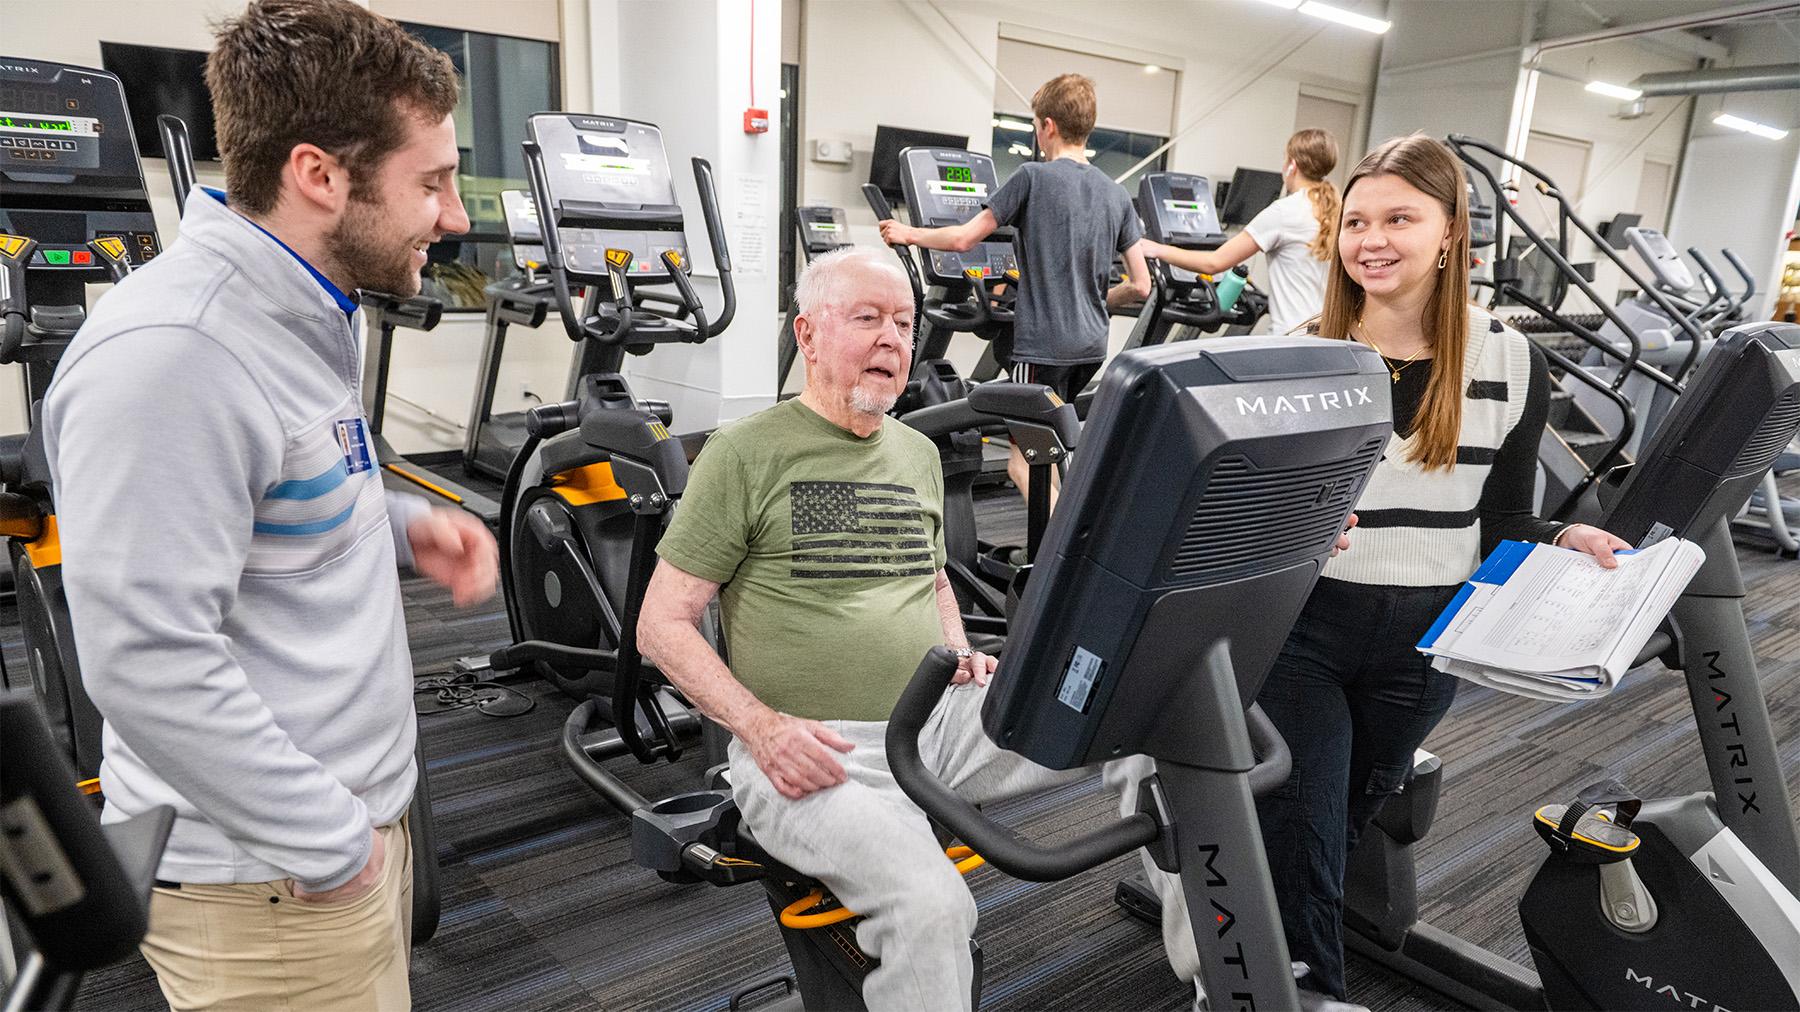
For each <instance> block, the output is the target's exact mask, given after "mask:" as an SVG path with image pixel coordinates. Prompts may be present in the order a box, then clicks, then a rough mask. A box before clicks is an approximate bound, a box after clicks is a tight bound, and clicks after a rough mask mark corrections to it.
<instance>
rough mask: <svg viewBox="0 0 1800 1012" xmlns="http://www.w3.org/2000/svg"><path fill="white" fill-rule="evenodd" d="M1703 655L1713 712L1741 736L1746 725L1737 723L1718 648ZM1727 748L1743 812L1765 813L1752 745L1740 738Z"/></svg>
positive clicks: (1722, 725)
mask: <svg viewBox="0 0 1800 1012" xmlns="http://www.w3.org/2000/svg"><path fill="white" fill-rule="evenodd" d="M1701 656H1702V657H1703V658H1704V659H1705V661H1706V680H1707V681H1708V682H1712V683H1713V686H1712V694H1713V712H1714V713H1716V714H1718V715H1719V729H1720V730H1722V731H1730V732H1731V733H1732V734H1733V735H1735V736H1737V737H1739V738H1742V737H1743V736H1744V729H1743V728H1742V727H1740V726H1739V725H1738V715H1737V710H1736V709H1735V708H1734V707H1733V706H1732V696H1731V693H1730V692H1729V691H1727V690H1726V688H1725V686H1724V684H1723V683H1724V681H1725V671H1724V669H1722V668H1720V667H1719V652H1718V651H1717V650H1708V651H1706V652H1705V653H1704V654H1702V655H1701ZM1725 751H1727V752H1729V753H1730V754H1731V768H1732V769H1734V770H1737V771H1738V773H1737V775H1736V776H1734V777H1732V778H1731V782H1732V783H1733V784H1735V785H1736V789H1737V800H1738V805H1739V806H1740V807H1741V808H1742V810H1743V814H1745V815H1749V814H1750V813H1751V812H1755V813H1757V814H1759V815H1760V814H1762V809H1761V808H1760V807H1758V805H1757V804H1756V771H1755V770H1752V769H1751V768H1750V751H1749V749H1747V748H1746V747H1745V746H1744V745H1743V743H1741V742H1731V743H1727V744H1726V745H1725ZM1746 792H1747V793H1746Z"/></svg>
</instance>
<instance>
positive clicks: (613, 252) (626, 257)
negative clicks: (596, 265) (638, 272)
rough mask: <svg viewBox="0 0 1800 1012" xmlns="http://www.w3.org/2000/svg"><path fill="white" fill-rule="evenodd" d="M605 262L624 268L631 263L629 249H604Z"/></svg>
mask: <svg viewBox="0 0 1800 1012" xmlns="http://www.w3.org/2000/svg"><path fill="white" fill-rule="evenodd" d="M606 262H607V263H609V264H612V265H613V266H614V267H617V268H619V269H620V270H624V269H625V267H626V266H627V265H628V264H630V263H631V251H630V250H628V249H609V250H607V251H606Z"/></svg>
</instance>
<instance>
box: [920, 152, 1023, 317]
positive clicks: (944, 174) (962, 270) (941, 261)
mask: <svg viewBox="0 0 1800 1012" xmlns="http://www.w3.org/2000/svg"><path fill="white" fill-rule="evenodd" d="M900 169H901V172H900V185H901V189H902V190H903V191H904V192H905V194H906V206H907V207H909V208H911V209H912V222H913V224H914V225H917V226H919V227H920V228H941V227H943V226H945V225H960V224H962V223H963V222H965V221H968V220H969V219H970V218H973V217H975V216H976V215H977V214H980V213H981V209H982V208H984V207H986V206H987V204H988V201H989V200H990V199H992V197H993V193H994V191H995V190H998V189H999V188H1000V183H999V180H998V177H997V176H996V175H995V173H994V160H993V159H992V158H990V157H988V156H987V155H984V154H980V153H979V152H975V151H964V150H963V149H961V148H916V147H915V148H906V149H905V150H903V151H901V152H900ZM1012 236H1013V230H1012V229H1010V228H1000V229H995V230H994V234H993V235H991V236H989V237H988V238H987V239H986V240H985V241H983V242H981V243H978V244H976V246H975V248H974V249H972V250H969V251H968V252H967V253H957V252H955V251H951V250H926V251H924V252H925V253H927V254H928V255H927V256H926V258H925V261H926V274H927V275H929V277H928V280H929V282H930V283H931V284H934V285H944V284H951V283H956V282H963V281H966V280H967V272H968V271H970V270H979V271H981V276H982V277H984V278H993V277H999V276H1002V275H1007V274H1012V275H1014V276H1016V274H1017V271H1018V269H1019V261H1018V258H1017V257H1016V256H1015V255H1014V253H1013V248H1012Z"/></svg>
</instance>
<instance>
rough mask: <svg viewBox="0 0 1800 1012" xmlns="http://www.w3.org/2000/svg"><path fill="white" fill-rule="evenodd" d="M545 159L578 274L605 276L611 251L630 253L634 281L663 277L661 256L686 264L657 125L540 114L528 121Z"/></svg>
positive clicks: (551, 199) (566, 251) (551, 197)
mask: <svg viewBox="0 0 1800 1012" xmlns="http://www.w3.org/2000/svg"><path fill="white" fill-rule="evenodd" d="M527 125H528V129H529V131H530V136H531V139H532V140H534V141H536V142H537V143H538V146H539V147H540V148H542V149H543V153H544V174H545V176H546V177H548V182H549V185H550V192H549V193H548V194H545V198H546V203H547V204H549V206H550V213H551V214H552V215H555V216H556V218H557V222H556V225H557V227H558V228H559V229H560V233H561V236H562V245H563V259H564V261H565V266H566V267H567V268H568V270H569V272H570V273H571V274H573V275H584V276H587V277H591V278H599V277H602V276H604V275H605V273H606V251H607V250H608V249H623V250H629V251H630V252H631V254H632V263H631V275H632V276H633V277H643V278H650V279H655V278H666V277H668V273H669V272H668V270H667V269H665V268H664V267H663V263H662V254H663V252H664V251H665V250H674V251H675V252H676V253H677V254H679V255H680V256H681V259H682V261H683V262H684V263H685V262H686V260H687V237H686V235H684V234H683V223H682V216H681V207H680V205H679V204H677V203H676V201H675V184H674V181H673V179H672V178H671V176H670V174H669V159H668V155H667V154H666V153H665V152H664V150H663V140H662V131H661V130H659V129H658V128H657V127H656V126H655V125H654V124H650V123H641V122H638V121H636V120H628V119H621V118H617V117H610V116H584V115H571V114H566V113H539V114H537V115H536V116H533V117H531V119H530V120H529V121H528V124H527Z"/></svg>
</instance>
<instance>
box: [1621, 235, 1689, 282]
mask: <svg viewBox="0 0 1800 1012" xmlns="http://www.w3.org/2000/svg"><path fill="white" fill-rule="evenodd" d="M1625 241H1626V242H1628V243H1630V244H1631V248H1632V249H1634V250H1637V252H1638V256H1640V257H1643V258H1644V263H1646V264H1649V265H1650V269H1651V270H1652V271H1654V272H1655V273H1656V281H1657V283H1658V284H1660V285H1662V286H1663V287H1664V288H1666V289H1668V290H1670V291H1673V292H1677V293H1682V292H1687V291H1689V290H1691V289H1692V288H1693V287H1694V274H1693V272H1692V271H1690V270H1688V269H1687V265H1686V264H1684V263H1682V262H1681V254H1680V253H1678V252H1676V250H1675V244H1674V243H1672V242H1670V241H1669V237H1668V236H1666V235H1663V234H1662V232H1661V231H1659V230H1657V229H1654V228H1642V227H1639V228H1628V229H1626V230H1625Z"/></svg>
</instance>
